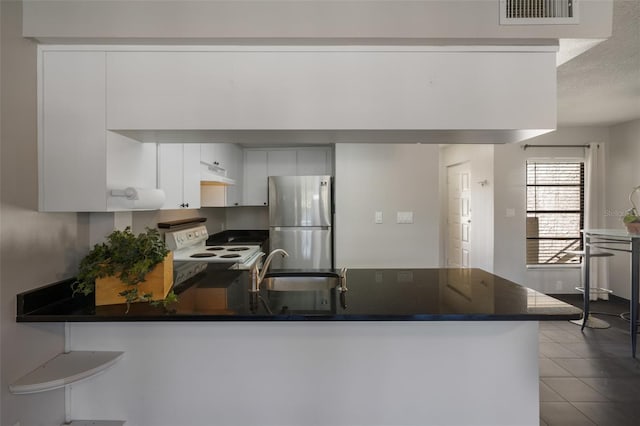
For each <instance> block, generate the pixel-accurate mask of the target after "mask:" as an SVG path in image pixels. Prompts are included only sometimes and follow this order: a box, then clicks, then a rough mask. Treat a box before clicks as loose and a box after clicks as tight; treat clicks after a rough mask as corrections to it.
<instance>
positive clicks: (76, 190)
mask: <svg viewBox="0 0 640 426" xmlns="http://www.w3.org/2000/svg"><path fill="white" fill-rule="evenodd" d="M104 67H105V53H104V52H59V51H55V52H54V51H48V52H47V51H45V52H42V68H41V71H40V72H41V73H40V75H39V79H40V84H39V90H40V92H39V97H40V101H39V120H38V121H39V132H38V134H39V140H38V155H39V209H40V210H41V211H51V212H54V211H106V208H107V197H106V190H107V184H106V178H107V176H106V168H107V160H106V154H105V144H106V140H105V139H106V132H105V71H104Z"/></svg>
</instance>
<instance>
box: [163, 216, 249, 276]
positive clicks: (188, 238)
mask: <svg viewBox="0 0 640 426" xmlns="http://www.w3.org/2000/svg"><path fill="white" fill-rule="evenodd" d="M207 238H209V234H208V232H207V227H206V226H204V225H199V226H196V227H192V228H187V229H181V230H179V231H172V232H166V233H165V236H164V239H165V243H166V244H167V247H168V248H169V250H172V251H173V260H174V262H206V263H233V264H234V266H233V268H235V269H249V268H250V267H251V266H252V265H253V264H254V263H255V262H256V261H258V260H259V259H260V256H259V255H260V253H262V252H261V251H260V246H259V245H226V244H221V245H216V246H207V245H206V241H207Z"/></svg>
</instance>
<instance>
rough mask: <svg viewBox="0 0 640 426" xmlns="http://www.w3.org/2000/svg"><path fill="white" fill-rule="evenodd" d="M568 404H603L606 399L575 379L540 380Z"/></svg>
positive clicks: (546, 378) (548, 378)
mask: <svg viewBox="0 0 640 426" xmlns="http://www.w3.org/2000/svg"><path fill="white" fill-rule="evenodd" d="M541 380H542V382H543V383H544V384H546V385H547V386H549V387H550V388H551V389H552V390H553V391H555V392H556V393H557V394H558V395H560V396H561V397H563V398H564V399H566V400H567V401H569V402H604V401H608V399H607V397H606V396H605V395H603V394H601V393H599V392H598V391H596V390H595V389H594V388H592V387H591V386H589V385H587V384H586V383H584V382H582V381H580V379H577V378H575V377H545V378H543V379H541Z"/></svg>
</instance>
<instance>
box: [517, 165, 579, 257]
mask: <svg viewBox="0 0 640 426" xmlns="http://www.w3.org/2000/svg"><path fill="white" fill-rule="evenodd" d="M583 226H584V163H583V162H581V161H566V162H554V161H528V162H527V265H548V264H576V263H580V262H581V258H580V257H578V256H574V255H571V254H568V253H567V250H582V238H581V235H580V230H581V229H582V228H583Z"/></svg>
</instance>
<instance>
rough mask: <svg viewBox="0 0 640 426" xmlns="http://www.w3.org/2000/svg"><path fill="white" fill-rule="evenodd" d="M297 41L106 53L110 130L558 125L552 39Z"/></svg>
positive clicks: (522, 126)
mask: <svg viewBox="0 0 640 426" xmlns="http://www.w3.org/2000/svg"><path fill="white" fill-rule="evenodd" d="M305 49H307V50H303V49H298V50H291V49H281V50H277V49H274V48H255V47H254V48H251V49H249V48H237V49H236V50H229V48H223V47H220V48H217V49H214V48H211V49H210V50H209V51H206V49H205V48H203V49H202V50H199V51H193V50H182V51H179V50H178V49H175V50H174V51H147V52H144V51H133V50H131V51H124V49H123V50H121V51H110V52H107V86H106V89H107V128H108V129H112V130H123V129H138V130H148V129H156V130H163V129H172V130H188V129H192V130H194V129H210V130H224V131H232V130H255V129H264V130H304V129H314V130H349V129H361V130H362V129H367V130H416V129H424V130H428V129H431V130H441V129H452V130H455V129H550V128H555V126H556V108H555V107H553V106H554V105H555V103H556V98H555V95H556V67H555V50H554V49H553V48H552V47H548V48H543V47H536V46H534V47H531V51H523V49H522V47H520V46H518V48H517V49H515V48H514V51H508V48H506V47H505V48H501V49H496V48H495V47H491V46H490V47H482V46H479V47H475V46H471V47H469V48H456V49H451V50H447V48H446V47H442V46H435V47H425V48H417V47H416V48H414V49H410V50H407V49H402V48H398V49H385V50H378V51H375V50H371V49H364V48H363V49H360V50H354V49H353V48H349V49H346V48H345V49H337V48H336V49H331V50H327V49H322V48H317V49H314V48H313V47H309V48H305ZM487 105H491V108H487Z"/></svg>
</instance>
